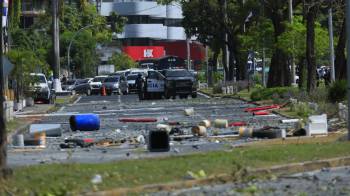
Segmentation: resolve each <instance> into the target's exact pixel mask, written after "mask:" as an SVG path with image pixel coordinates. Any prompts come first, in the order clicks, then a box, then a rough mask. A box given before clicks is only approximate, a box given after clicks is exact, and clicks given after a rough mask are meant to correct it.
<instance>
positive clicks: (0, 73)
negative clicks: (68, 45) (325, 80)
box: [0, 1, 7, 178]
mask: <svg viewBox="0 0 350 196" xmlns="http://www.w3.org/2000/svg"><path fill="white" fill-rule="evenodd" d="M3 7H4V1H1V2H0V10H1V11H0V13H1V19H0V178H2V177H4V176H5V173H6V172H5V169H6V167H7V166H6V165H7V161H6V160H7V152H6V140H7V134H6V124H5V119H4V116H5V115H4V114H5V112H4V101H5V97H4V94H5V93H4V84H5V80H4V62H3V56H4V34H3V32H4V29H3V26H2V25H3V20H2V18H3V14H4V13H3V10H4V9H3Z"/></svg>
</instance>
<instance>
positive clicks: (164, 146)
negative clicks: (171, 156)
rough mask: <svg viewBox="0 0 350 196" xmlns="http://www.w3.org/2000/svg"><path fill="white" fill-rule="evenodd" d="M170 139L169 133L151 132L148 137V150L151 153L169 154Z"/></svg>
mask: <svg viewBox="0 0 350 196" xmlns="http://www.w3.org/2000/svg"><path fill="white" fill-rule="evenodd" d="M169 142H170V138H169V134H168V132H167V131H161V130H151V131H150V132H149V135H148V146H147V147H148V150H149V151H150V152H167V151H169V150H170V144H169Z"/></svg>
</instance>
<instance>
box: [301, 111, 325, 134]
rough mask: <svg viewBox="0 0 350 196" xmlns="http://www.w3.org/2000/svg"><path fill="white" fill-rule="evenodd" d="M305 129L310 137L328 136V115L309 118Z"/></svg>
mask: <svg viewBox="0 0 350 196" xmlns="http://www.w3.org/2000/svg"><path fill="white" fill-rule="evenodd" d="M305 129H306V132H307V135H308V136H311V135H320V134H327V133H328V125H327V114H322V115H314V116H309V118H308V123H307V124H306V126H305Z"/></svg>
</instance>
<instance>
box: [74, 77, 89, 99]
mask: <svg viewBox="0 0 350 196" xmlns="http://www.w3.org/2000/svg"><path fill="white" fill-rule="evenodd" d="M92 80H93V78H86V79H80V80H77V81H76V83H75V86H74V88H73V89H72V94H73V95H74V94H86V95H91V92H92V90H91V87H90V83H91V81H92Z"/></svg>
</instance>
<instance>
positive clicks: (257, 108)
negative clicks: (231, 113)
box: [244, 105, 281, 112]
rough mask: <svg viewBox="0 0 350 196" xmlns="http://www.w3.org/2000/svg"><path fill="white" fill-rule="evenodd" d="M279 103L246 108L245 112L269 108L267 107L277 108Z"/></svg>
mask: <svg viewBox="0 0 350 196" xmlns="http://www.w3.org/2000/svg"><path fill="white" fill-rule="evenodd" d="M280 107H281V106H280V105H269V106H260V107H254V108H246V109H245V110H244V111H245V112H257V111H262V110H269V109H279V108H280Z"/></svg>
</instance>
